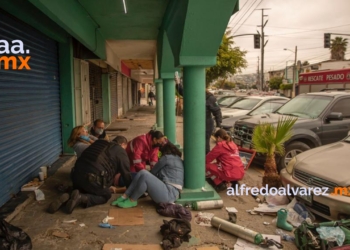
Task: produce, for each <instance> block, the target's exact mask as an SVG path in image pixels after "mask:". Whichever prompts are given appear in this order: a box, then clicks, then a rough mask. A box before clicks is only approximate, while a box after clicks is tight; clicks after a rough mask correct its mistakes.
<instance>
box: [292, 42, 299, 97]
mask: <svg viewBox="0 0 350 250" xmlns="http://www.w3.org/2000/svg"><path fill="white" fill-rule="evenodd" d="M297 52H298V46H295V51H294V54H295V55H294V65H293V92H292V97H295V73H296V71H297Z"/></svg>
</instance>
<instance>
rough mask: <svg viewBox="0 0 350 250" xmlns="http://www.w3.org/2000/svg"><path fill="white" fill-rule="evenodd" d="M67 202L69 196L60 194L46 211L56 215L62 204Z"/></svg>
mask: <svg viewBox="0 0 350 250" xmlns="http://www.w3.org/2000/svg"><path fill="white" fill-rule="evenodd" d="M68 200H69V194H68V193H64V194H62V195H61V196H60V197H59V198H58V199H57V200H55V201H53V202H52V203H51V204H50V206H49V207H48V209H47V212H49V213H50V214H53V213H56V212H57V211H58V210H59V209H60V208H61V207H62V205H63V204H64V203H66V202H67V201H68Z"/></svg>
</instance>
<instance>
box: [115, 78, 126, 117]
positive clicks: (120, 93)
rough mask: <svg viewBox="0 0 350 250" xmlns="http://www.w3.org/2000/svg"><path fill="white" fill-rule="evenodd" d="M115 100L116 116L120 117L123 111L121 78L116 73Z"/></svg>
mask: <svg viewBox="0 0 350 250" xmlns="http://www.w3.org/2000/svg"><path fill="white" fill-rule="evenodd" d="M117 99H118V116H122V115H123V113H124V111H123V76H122V74H120V73H119V72H118V75H117Z"/></svg>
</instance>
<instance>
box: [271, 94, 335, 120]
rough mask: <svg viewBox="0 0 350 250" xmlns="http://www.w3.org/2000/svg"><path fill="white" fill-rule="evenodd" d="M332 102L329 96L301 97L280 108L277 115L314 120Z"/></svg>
mask: <svg viewBox="0 0 350 250" xmlns="http://www.w3.org/2000/svg"><path fill="white" fill-rule="evenodd" d="M331 100H332V97H329V96H316V95H300V96H297V97H295V98H293V99H292V100H290V101H289V102H287V103H286V104H285V105H283V106H282V107H280V108H279V109H278V110H277V111H276V113H277V114H281V115H291V116H297V117H301V118H312V119H314V118H317V117H318V116H319V115H320V114H321V113H322V112H323V110H324V109H325V108H326V107H327V105H328V104H329V103H330V102H331Z"/></svg>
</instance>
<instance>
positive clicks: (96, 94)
mask: <svg viewBox="0 0 350 250" xmlns="http://www.w3.org/2000/svg"><path fill="white" fill-rule="evenodd" d="M89 79H90V105H91V120H92V121H95V120H96V119H103V101H102V69H101V68H100V67H98V66H97V65H95V64H92V63H90V65H89Z"/></svg>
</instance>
